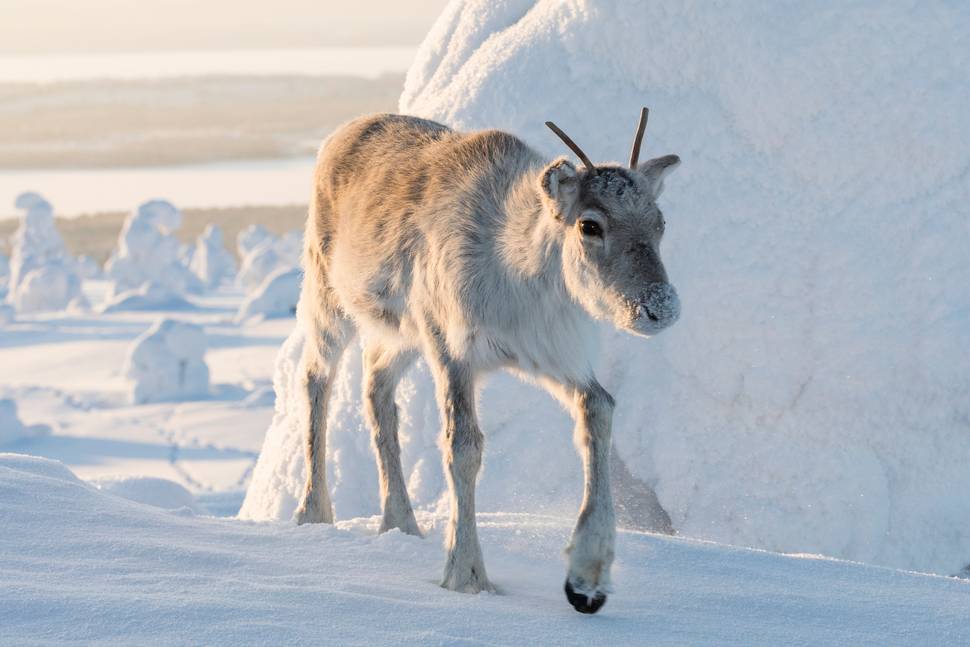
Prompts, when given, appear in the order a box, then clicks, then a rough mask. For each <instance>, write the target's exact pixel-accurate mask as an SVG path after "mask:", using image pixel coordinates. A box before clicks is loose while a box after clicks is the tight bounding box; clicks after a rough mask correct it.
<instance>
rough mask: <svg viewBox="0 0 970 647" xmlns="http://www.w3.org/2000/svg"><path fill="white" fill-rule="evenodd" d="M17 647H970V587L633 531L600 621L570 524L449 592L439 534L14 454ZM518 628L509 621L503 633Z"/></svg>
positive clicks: (495, 545) (8, 620)
mask: <svg viewBox="0 0 970 647" xmlns="http://www.w3.org/2000/svg"><path fill="white" fill-rule="evenodd" d="M0 491H3V492H4V496H3V498H2V499H0V526H2V527H3V529H4V531H3V532H2V533H0V553H2V554H3V555H4V568H3V569H0V626H3V636H2V638H0V641H2V642H4V643H7V644H34V643H48V644H49V643H53V642H66V641H71V642H78V641H80V642H84V643H90V642H104V643H107V642H111V643H123V644H142V645H148V644H159V645H181V644H205V645H239V644H339V645H401V644H422V645H456V644H462V645H486V644H487V645H523V644H531V645H534V644H544V645H549V644H565V643H568V644H611V645H615V644H629V645H642V644H651V645H684V644H718V645H749V646H755V645H778V644H806V645H807V644H811V645H847V644H852V645H880V646H881V645H886V644H892V645H943V644H950V645H956V644H964V643H966V642H967V641H970V625H968V624H967V622H966V618H967V616H968V613H970V595H968V592H970V588H968V587H970V583H968V582H966V581H964V580H957V579H952V578H943V577H936V576H927V575H918V574H912V573H905V572H902V571H893V570H889V569H883V568H877V567H871V566H864V565H859V564H853V563H848V562H840V561H836V560H831V559H824V558H819V557H816V556H811V555H797V556H783V555H775V554H771V553H766V552H761V551H755V550H747V549H739V548H727V547H723V546H717V545H714V544H708V543H704V542H698V541H692V540H685V539H672V538H665V537H659V536H653V535H648V534H643V533H633V532H621V533H620V534H619V536H618V541H617V562H616V563H617V566H616V570H617V577H616V580H617V587H618V592H617V593H616V594H615V595H613V596H611V598H610V600H609V602H608V603H607V605H606V607H605V608H604V609H603V611H601V612H600V614H599V615H597V616H595V617H588V616H581V615H579V614H577V613H575V612H574V611H573V610H572V609H571V608H570V607H569V606H568V605H567V604H566V602H565V600H564V599H563V596H562V593H561V590H560V587H561V581H562V577H563V571H564V563H563V562H564V559H563V556H562V555H561V552H560V549H561V547H562V545H563V543H564V542H565V540H566V538H567V536H568V533H569V529H570V520H568V519H561V518H556V517H542V516H535V515H516V514H491V515H489V514H485V515H481V519H480V535H481V538H482V543H483V545H484V550H485V552H486V558H487V559H488V560H489V573H490V574H491V575H492V577H493V579H494V580H495V582H496V583H497V584H498V586H499V588H500V591H501V594H499V595H489V594H481V595H478V596H471V595H463V594H458V593H452V592H449V591H446V590H444V589H441V588H440V587H438V586H437V584H436V581H435V580H434V575H435V574H437V572H438V571H440V569H441V563H442V561H443V556H442V554H441V550H440V544H441V540H442V536H441V535H442V533H441V528H442V527H443V525H444V519H443V518H438V517H433V516H430V515H426V514H423V515H420V516H419V522H420V523H422V524H424V525H425V527H427V528H428V530H429V536H428V537H426V538H425V539H419V538H416V537H411V536H407V535H403V534H401V533H399V532H396V531H395V532H390V533H386V534H383V535H380V536H377V535H375V531H376V528H377V524H378V520H377V519H376V518H366V519H356V520H353V521H348V522H344V523H340V524H338V526H336V527H334V526H328V525H322V524H321V525H310V526H295V525H292V524H275V523H270V524H252V523H240V522H238V521H233V520H225V519H215V518H207V517H199V516H194V515H192V514H191V513H190V512H188V511H187V510H184V509H183V510H179V511H176V512H169V511H165V510H160V509H158V508H157V507H152V506H146V505H142V504H139V503H136V502H133V501H127V500H125V499H123V498H119V497H116V496H112V495H110V494H107V493H105V492H103V491H99V490H98V489H96V488H94V487H92V486H90V485H87V484H85V483H84V482H83V481H80V480H79V479H78V478H77V477H76V476H75V475H74V474H73V473H72V472H71V471H70V470H69V469H68V468H66V467H65V466H64V465H63V464H61V463H59V462H56V461H50V460H45V459H41V458H34V457H27V456H21V455H15V454H2V455H0ZM497 620H498V621H497Z"/></svg>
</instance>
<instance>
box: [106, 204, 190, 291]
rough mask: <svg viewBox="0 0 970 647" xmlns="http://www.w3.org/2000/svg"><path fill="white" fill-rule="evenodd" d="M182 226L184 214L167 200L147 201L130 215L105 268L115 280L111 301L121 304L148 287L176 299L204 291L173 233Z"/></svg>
mask: <svg viewBox="0 0 970 647" xmlns="http://www.w3.org/2000/svg"><path fill="white" fill-rule="evenodd" d="M181 224H182V214H181V212H180V211H179V210H178V209H177V208H175V206H174V205H173V204H172V203H170V202H168V201H166V200H150V201H148V202H145V203H143V204H142V205H140V206H139V207H138V208H137V209H136V210H134V211H133V212H132V213H131V214H130V215H129V216H128V218H127V220H125V224H124V226H123V227H122V229H121V234H120V235H119V237H118V248H117V250H115V252H114V254H113V255H112V257H111V258H110V259H109V260H108V263H107V264H106V267H105V269H106V271H107V274H108V276H109V277H110V278H111V280H112V281H113V287H112V292H111V294H110V295H109V297H108V300H109V301H118V300H120V299H122V298H124V297H123V296H122V295H124V294H125V293H127V292H130V291H133V290H139V289H141V288H143V286H144V285H145V284H156V285H158V286H159V287H161V288H162V289H164V290H165V291H167V292H168V293H170V294H173V295H176V296H182V295H184V294H186V293H188V292H198V291H199V290H201V289H202V282H201V281H200V280H199V279H198V278H197V277H196V276H195V274H193V273H192V272H191V270H189V268H188V266H187V265H186V263H185V262H183V260H182V256H181V246H180V244H179V242H178V239H176V238H175V236H174V234H173V232H174V231H175V230H177V229H178V228H179V227H180V226H181Z"/></svg>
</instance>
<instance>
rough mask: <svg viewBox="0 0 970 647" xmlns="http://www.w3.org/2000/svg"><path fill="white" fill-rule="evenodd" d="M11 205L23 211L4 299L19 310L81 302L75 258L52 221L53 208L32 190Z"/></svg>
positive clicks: (47, 308) (34, 310)
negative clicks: (68, 252)
mask: <svg viewBox="0 0 970 647" xmlns="http://www.w3.org/2000/svg"><path fill="white" fill-rule="evenodd" d="M14 206H15V207H16V208H18V209H22V210H23V212H24V213H23V215H22V216H21V218H20V226H19V227H18V229H17V232H16V233H15V234H14V236H13V241H12V243H13V244H12V247H13V252H12V255H11V258H10V262H9V266H10V270H9V279H8V293H7V301H8V302H9V303H10V304H11V305H13V306H14V308H15V309H16V310H17V311H19V312H42V311H52V310H63V309H65V308H67V307H68V306H69V305H71V304H72V303H74V304H75V305H76V306H82V307H83V306H85V305H86V303H85V300H84V295H83V294H82V293H81V279H80V278H79V277H78V275H77V273H76V271H75V267H74V265H75V262H74V260H73V259H71V258H70V257H69V256H68V254H67V251H66V249H65V248H64V241H63V240H62V239H61V235H60V233H58V231H57V227H56V226H55V225H54V208H53V207H52V206H51V204H50V203H49V202H48V201H47V200H45V199H44V198H43V197H42V196H41V195H39V194H37V193H33V192H27V193H22V194H20V195H19V196H17V199H16V200H15V202H14Z"/></svg>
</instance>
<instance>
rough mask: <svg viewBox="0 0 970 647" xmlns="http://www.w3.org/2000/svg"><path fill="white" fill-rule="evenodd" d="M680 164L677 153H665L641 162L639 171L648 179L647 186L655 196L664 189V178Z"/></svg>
mask: <svg viewBox="0 0 970 647" xmlns="http://www.w3.org/2000/svg"><path fill="white" fill-rule="evenodd" d="M679 165H680V158H679V157H677V156H676V155H664V156H663V157H655V158H653V159H652V160H647V161H646V162H644V163H642V164H639V165H638V166H637V171H639V172H640V173H642V174H643V177H645V178H646V179H647V187H648V190H649V191H650V193H651V194H652V195H653V197H654V198H657V197H658V196H659V195H660V194H661V193H662V192H663V190H664V178H665V177H667V175H669V174H670V172H671V171H673V170H674V169H675V168H677V167H678V166H679Z"/></svg>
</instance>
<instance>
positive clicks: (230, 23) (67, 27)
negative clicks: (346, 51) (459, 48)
mask: <svg viewBox="0 0 970 647" xmlns="http://www.w3.org/2000/svg"><path fill="white" fill-rule="evenodd" d="M445 4H446V0H0V53H5V54H41V53H46V52H112V51H139V50H159V49H249V48H281V47H324V46H328V45H417V44H418V43H420V42H421V39H422V37H423V36H424V34H425V33H426V32H427V31H428V29H429V28H430V27H431V24H432V23H433V22H434V19H435V18H436V17H437V15H438V14H439V13H440V12H441V10H442V9H443V8H444V6H445Z"/></svg>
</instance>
